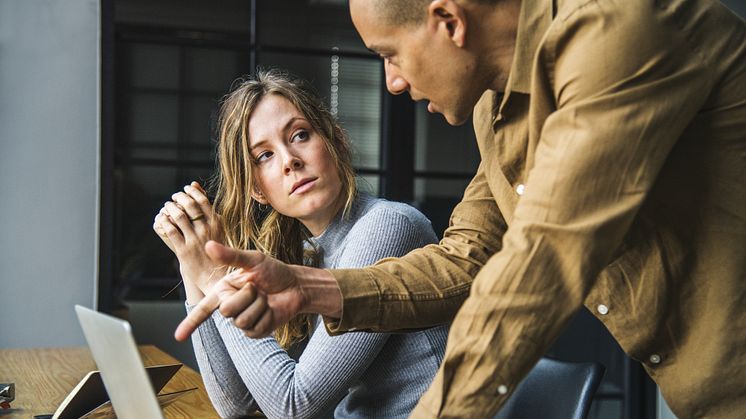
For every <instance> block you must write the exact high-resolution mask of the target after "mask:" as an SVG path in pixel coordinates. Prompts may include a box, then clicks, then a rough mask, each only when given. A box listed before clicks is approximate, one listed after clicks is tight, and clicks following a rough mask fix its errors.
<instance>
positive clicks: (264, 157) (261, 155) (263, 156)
mask: <svg viewBox="0 0 746 419" xmlns="http://www.w3.org/2000/svg"><path fill="white" fill-rule="evenodd" d="M270 157H272V152H271V151H265V152H263V153H259V155H258V156H256V159H255V160H256V162H257V163H261V162H263V161H266V160H267V159H268V158H270Z"/></svg>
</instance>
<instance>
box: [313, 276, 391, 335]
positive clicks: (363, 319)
mask: <svg viewBox="0 0 746 419" xmlns="http://www.w3.org/2000/svg"><path fill="white" fill-rule="evenodd" d="M329 273H331V274H332V275H333V276H334V279H336V280H337V284H338V285H339V290H340V291H341V292H342V316H341V318H339V319H331V318H327V317H326V316H324V324H325V326H326V330H327V331H328V332H329V334H330V335H334V334H340V333H342V332H349V331H353V330H359V329H372V328H377V327H378V326H379V325H380V321H381V319H380V311H381V291H380V289H379V288H378V285H377V284H376V281H375V277H374V276H373V274H371V273H369V272H368V270H367V269H331V270H329Z"/></svg>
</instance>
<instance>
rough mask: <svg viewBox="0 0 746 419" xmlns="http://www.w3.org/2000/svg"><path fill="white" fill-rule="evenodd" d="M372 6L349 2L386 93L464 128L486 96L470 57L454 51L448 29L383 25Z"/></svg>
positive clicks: (468, 54)
mask: <svg viewBox="0 0 746 419" xmlns="http://www.w3.org/2000/svg"><path fill="white" fill-rule="evenodd" d="M373 3H375V2H372V1H367V0H357V1H351V2H350V15H351V16H352V22H353V24H354V25H355V28H356V29H357V31H358V33H359V34H360V36H361V37H362V39H363V42H365V45H366V46H367V47H368V48H369V49H370V50H372V51H374V52H375V53H377V54H379V55H380V56H381V58H383V60H384V69H385V72H386V88H387V89H388V91H389V92H391V94H394V95H398V94H402V93H404V92H409V95H410V96H411V97H412V100H414V101H419V100H427V101H428V102H429V103H428V106H427V109H428V111H430V112H438V113H441V114H443V116H444V117H445V118H446V120H447V121H448V123H449V124H451V125H460V124H463V123H464V122H465V121H466V120H467V119H468V118H469V115H471V112H472V108H473V107H474V105H475V104H476V102H477V100H479V97H480V96H481V95H482V93H483V92H484V90H485V89H484V88H483V87H480V86H478V84H479V83H477V82H475V80H478V79H479V78H475V77H474V76H475V74H474V71H475V63H474V61H473V57H472V56H471V54H470V53H469V52H468V51H466V50H465V49H464V48H459V47H457V46H456V45H454V43H453V42H452V41H451V40H450V38H449V37H448V35H447V32H445V33H444V31H446V29H444V28H439V29H438V28H433V27H428V25H427V24H426V23H425V22H423V23H420V24H416V25H406V26H395V25H392V24H390V23H388V22H385V21H384V19H382V18H381V17H379V14H378V12H377V11H376V10H373V9H374V7H375V6H374V5H373ZM423 13H424V11H423Z"/></svg>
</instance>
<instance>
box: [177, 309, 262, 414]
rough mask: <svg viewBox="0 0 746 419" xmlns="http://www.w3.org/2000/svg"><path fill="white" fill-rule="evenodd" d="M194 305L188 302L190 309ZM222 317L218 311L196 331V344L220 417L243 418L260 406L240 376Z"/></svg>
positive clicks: (193, 335)
mask: <svg viewBox="0 0 746 419" xmlns="http://www.w3.org/2000/svg"><path fill="white" fill-rule="evenodd" d="M192 307H193V306H191V305H189V304H187V305H186V309H187V312H189V311H191V309H192ZM221 319H222V316H221V315H220V314H219V313H218V312H215V313H213V317H211V318H210V319H208V320H207V321H205V322H204V323H203V324H202V325H200V327H199V328H198V329H197V330H196V331H195V332H194V333H193V334H192V346H193V347H194V355H195V357H196V358H197V364H198V366H199V371H200V375H201V376H202V381H203V382H204V383H205V388H206V390H207V394H208V396H210V401H212V404H213V406H214V407H215V410H217V412H218V414H219V415H220V417H223V418H234V417H243V416H245V415H246V414H247V413H248V412H251V411H253V410H256V409H257V405H256V403H254V400H253V398H252V397H251V393H249V390H248V389H247V388H246V386H245V385H244V383H243V381H241V379H240V375H239V374H238V371H236V366H235V365H234V364H233V360H231V358H230V355H229V354H228V351H227V350H226V348H225V344H224V343H223V339H222V337H221V336H220V333H219V332H218V330H217V328H216V326H215V323H216V321H220V320H221Z"/></svg>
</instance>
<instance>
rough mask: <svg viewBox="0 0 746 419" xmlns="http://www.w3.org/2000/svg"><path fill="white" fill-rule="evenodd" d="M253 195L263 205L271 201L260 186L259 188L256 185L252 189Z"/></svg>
mask: <svg viewBox="0 0 746 419" xmlns="http://www.w3.org/2000/svg"><path fill="white" fill-rule="evenodd" d="M251 197H252V198H254V201H256V202H258V203H260V204H262V205H267V203H268V202H269V201H267V197H266V196H264V194H263V193H262V191H260V190H259V188H257V187H256V186H255V187H254V190H253V191H251Z"/></svg>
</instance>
